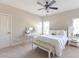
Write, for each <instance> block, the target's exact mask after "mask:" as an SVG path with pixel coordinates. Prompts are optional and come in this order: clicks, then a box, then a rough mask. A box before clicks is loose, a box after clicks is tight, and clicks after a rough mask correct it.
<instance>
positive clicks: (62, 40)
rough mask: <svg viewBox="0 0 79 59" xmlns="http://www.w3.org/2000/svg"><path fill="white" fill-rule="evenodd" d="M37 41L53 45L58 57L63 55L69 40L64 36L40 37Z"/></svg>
mask: <svg viewBox="0 0 79 59" xmlns="http://www.w3.org/2000/svg"><path fill="white" fill-rule="evenodd" d="M36 39H37V40H40V41H42V42H46V43H50V44H51V45H53V46H55V51H56V55H57V56H61V55H62V51H63V49H64V48H65V44H66V42H67V40H68V38H67V37H66V36H63V35H40V36H38V37H37V38H36ZM40 44H41V43H40Z"/></svg>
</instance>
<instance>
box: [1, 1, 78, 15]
mask: <svg viewBox="0 0 79 59" xmlns="http://www.w3.org/2000/svg"><path fill="white" fill-rule="evenodd" d="M37 1H39V2H41V3H43V4H45V3H44V2H45V0H0V3H3V4H7V5H10V6H13V7H16V8H19V9H22V10H24V11H28V12H30V13H33V14H36V15H40V16H45V15H46V12H45V10H42V11H38V10H37V9H40V8H42V6H40V5H38V4H37ZM53 6H56V7H58V8H59V9H58V10H50V13H49V14H56V13H59V12H63V11H67V10H72V9H76V8H79V0H56V3H55V4H54V5H53Z"/></svg>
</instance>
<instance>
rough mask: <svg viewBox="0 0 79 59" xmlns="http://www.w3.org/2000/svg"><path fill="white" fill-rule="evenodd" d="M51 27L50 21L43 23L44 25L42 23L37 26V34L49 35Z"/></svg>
mask: <svg viewBox="0 0 79 59" xmlns="http://www.w3.org/2000/svg"><path fill="white" fill-rule="evenodd" d="M49 27H50V23H49V21H43V23H42V22H40V23H38V24H37V26H36V32H37V33H39V34H49Z"/></svg>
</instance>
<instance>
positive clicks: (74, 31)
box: [73, 18, 79, 35]
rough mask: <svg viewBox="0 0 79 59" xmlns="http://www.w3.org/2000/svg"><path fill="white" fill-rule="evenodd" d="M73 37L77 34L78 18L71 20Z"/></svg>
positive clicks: (78, 32) (78, 31)
mask: <svg viewBox="0 0 79 59" xmlns="http://www.w3.org/2000/svg"><path fill="white" fill-rule="evenodd" d="M73 28H74V29H73V35H76V34H79V18H76V19H74V20H73Z"/></svg>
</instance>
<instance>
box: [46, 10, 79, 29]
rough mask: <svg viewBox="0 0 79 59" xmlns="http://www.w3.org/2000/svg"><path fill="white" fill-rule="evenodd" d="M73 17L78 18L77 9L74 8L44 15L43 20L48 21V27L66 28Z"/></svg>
mask: <svg viewBox="0 0 79 59" xmlns="http://www.w3.org/2000/svg"><path fill="white" fill-rule="evenodd" d="M74 18H79V9H74V10H70V11H66V12H62V13H58V14H54V15H50V16H48V17H44V20H49V21H50V24H51V26H50V29H66V28H67V27H69V26H71V25H72V20H73V19H74Z"/></svg>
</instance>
